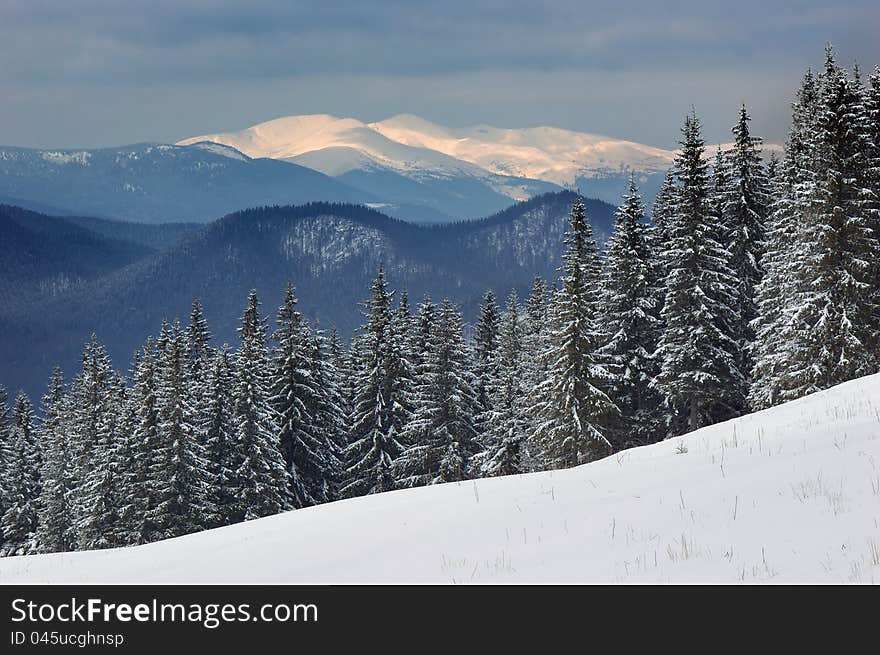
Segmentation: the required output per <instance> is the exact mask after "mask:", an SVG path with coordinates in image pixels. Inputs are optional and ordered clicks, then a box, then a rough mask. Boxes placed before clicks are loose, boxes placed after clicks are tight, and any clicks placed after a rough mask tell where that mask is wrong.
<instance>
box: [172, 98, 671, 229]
mask: <svg viewBox="0 0 880 655" xmlns="http://www.w3.org/2000/svg"><path fill="white" fill-rule="evenodd" d="M203 142H211V143H219V144H224V145H227V146H230V147H232V148H235V149H236V150H238V151H240V152H242V153H245V154H247V155H249V156H251V157H268V158H272V159H281V160H284V161H289V162H294V163H297V164H302V165H303V166H307V167H309V168H313V169H315V170H318V171H321V172H322V173H325V174H327V175H330V176H333V177H335V178H336V179H339V180H341V181H344V182H346V183H347V184H350V185H351V186H354V187H357V188H360V189H362V190H365V191H366V190H369V191H371V192H373V193H374V194H375V195H380V196H383V197H384V198H386V199H390V200H391V201H392V202H395V203H398V204H410V205H413V204H419V203H421V204H423V205H424V204H428V205H429V206H432V207H433V208H434V209H437V210H438V211H446V212H447V213H451V214H452V215H454V216H457V217H459V218H472V217H473V216H468V215H462V211H468V210H469V207H468V205H467V203H466V202H464V201H463V198H464V196H466V194H463V193H460V192H459V193H458V194H457V195H458V196H459V202H458V203H456V202H455V201H454V200H455V198H454V196H455V185H456V184H458V185H461V184H463V183H464V182H469V183H470V184H471V185H472V186H480V185H482V186H483V187H484V189H485V191H484V197H483V198H482V199H481V200H482V202H484V203H488V202H491V197H492V195H491V194H492V192H494V194H497V195H501V196H503V197H504V199H505V200H506V202H508V203H509V201H510V200H525V199H527V198H529V197H531V196H533V195H535V194H536V193H541V192H543V191H547V190H549V189H548V185H552V186H553V187H557V188H558V187H566V188H573V187H576V186H577V187H579V188H580V191H581V193H583V194H584V195H587V196H589V197H595V198H599V199H602V200H605V201H606V202H611V203H616V202H617V201H618V200H619V199H620V196H621V194H622V193H623V191H624V189H625V185H626V182H627V179H628V176H629V173H630V172H634V173H636V174H637V175H638V178H639V181H640V183H641V184H642V185H643V186H644V187H645V197H647V198H651V197H653V194H654V191H656V189H657V188H658V187H659V183H660V181H661V179H662V176H663V174H664V173H665V171H666V170H667V169H668V168H669V166H670V164H671V162H672V159H673V157H674V152H672V151H670V150H663V149H661V148H655V147H652V146H647V145H644V144H640V143H634V142H632V141H625V140H621V139H614V138H610V137H607V136H602V135H597V134H589V133H585V132H575V131H572V130H564V129H560V128H555V127H530V128H521V129H508V128H498V127H492V126H489V125H475V126H472V127H464V128H450V127H445V126H442V125H437V124H436V123H432V122H430V121H426V120H424V119H422V118H419V117H418V116H413V115H410V114H401V115H398V116H393V117H391V118H388V119H386V120H383V121H379V122H374V123H364V122H361V121H359V120H356V119H353V118H337V117H335V116H330V115H326V114H315V115H305V116H287V117H284V118H278V119H275V120H271V121H268V122H265V123H260V124H258V125H254V126H252V127H249V128H247V129H244V130H241V131H233V132H223V133H217V134H204V135H201V136H195V137H191V138H187V139H183V140H181V141H180V142H179V144H180V145H185V144H197V143H203ZM392 181H394V182H393V183H392ZM453 182H454V183H455V184H453ZM444 185H445V186H446V191H448V192H449V193H442V192H441V193H438V192H437V190H438V189H440V190H442V189H443V187H444ZM389 186H394V187H395V188H394V189H392V190H389V189H388V188H387V187H389ZM420 188H421V194H420V193H419V189H420ZM404 190H405V191H404ZM395 191H397V193H395ZM450 195H452V196H453V197H452V198H450V197H449V196H450ZM426 199H427V200H426ZM483 208H484V209H487V208H489V205H486V206H484V207H483ZM470 211H473V209H470Z"/></svg>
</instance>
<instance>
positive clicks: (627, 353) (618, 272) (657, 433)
mask: <svg viewBox="0 0 880 655" xmlns="http://www.w3.org/2000/svg"><path fill="white" fill-rule="evenodd" d="M644 214H645V209H644V205H643V204H642V199H641V196H640V195H639V191H638V189H637V187H636V183H635V177H634V176H631V177H630V184H629V192H628V193H627V195H625V196H624V200H623V204H622V205H621V206H620V207H619V208H618V210H617V213H616V219H615V224H614V232H613V233H612V235H611V238H610V240H609V242H608V248H607V255H606V257H605V268H604V271H603V283H602V314H601V318H602V329H603V331H604V332H605V334H606V335H607V338H606V339H605V340H604V344H603V346H602V355H603V359H604V360H605V361H606V362H607V364H608V368H609V369H610V372H611V373H612V375H613V376H612V379H611V382H610V386H609V392H608V393H609V396H610V397H611V399H612V400H613V401H614V403H615V404H616V405H617V407H618V408H619V409H620V412H621V414H620V418H619V419H618V420H617V421H615V422H614V424H613V426H612V429H611V430H610V432H609V435H608V437H609V441H610V442H611V445H612V447H613V448H614V449H615V450H620V449H622V448H628V447H631V446H636V445H644V444H647V443H651V442H653V441H656V440H658V439H659V438H660V437H661V435H662V432H661V425H660V421H659V420H658V419H659V411H658V410H659V408H660V404H661V402H662V399H661V398H660V397H659V396H658V394H657V392H656V391H655V390H654V389H653V388H652V387H651V381H652V380H653V379H654V377H655V376H656V374H657V364H656V361H655V359H654V358H653V353H654V351H655V349H656V346H657V340H658V338H659V320H658V319H657V316H656V304H657V298H656V295H655V290H654V288H652V278H651V273H652V267H653V265H654V262H653V261H652V259H651V255H652V253H651V250H650V245H651V244H650V242H649V232H648V226H647V225H646V224H645V223H644Z"/></svg>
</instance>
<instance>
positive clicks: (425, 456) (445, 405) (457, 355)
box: [394, 299, 480, 487]
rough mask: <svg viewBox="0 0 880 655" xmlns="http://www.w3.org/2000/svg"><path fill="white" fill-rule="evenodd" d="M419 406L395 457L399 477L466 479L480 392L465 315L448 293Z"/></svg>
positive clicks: (417, 481)
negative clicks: (470, 363) (463, 325)
mask: <svg viewBox="0 0 880 655" xmlns="http://www.w3.org/2000/svg"><path fill="white" fill-rule="evenodd" d="M423 376H424V377H423V381H422V384H421V385H420V397H419V402H418V404H417V406H416V412H415V414H414V415H413V417H412V420H411V421H410V422H409V423H408V424H407V426H406V429H405V431H404V434H403V442H404V443H406V444H407V448H406V450H405V451H404V452H403V453H402V454H401V455H400V457H399V459H398V460H397V461H396V462H395V463H394V468H395V473H396V475H397V479H398V483H399V484H400V486H403V487H415V486H422V485H426V484H437V483H441V482H453V481H456V480H463V479H466V478H467V477H468V475H469V473H470V468H471V463H472V459H473V457H474V456H475V455H476V454H477V453H478V452H479V451H480V447H479V445H478V443H477V441H476V436H477V433H476V428H475V425H474V422H475V410H476V403H477V399H476V394H475V392H474V389H473V385H472V382H471V376H470V375H469V374H468V362H467V354H466V350H465V344H464V339H463V338H462V333H461V315H460V314H459V313H458V311H457V310H456V308H455V307H454V306H453V305H452V303H451V302H450V301H449V300H448V299H445V300H444V301H443V304H442V305H441V307H440V310H439V313H438V316H437V321H436V324H435V326H434V329H433V330H432V332H431V338H430V345H429V348H428V353H427V358H426V362H425V365H424V372H423Z"/></svg>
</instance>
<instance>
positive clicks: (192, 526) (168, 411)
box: [149, 322, 210, 539]
mask: <svg viewBox="0 0 880 655" xmlns="http://www.w3.org/2000/svg"><path fill="white" fill-rule="evenodd" d="M163 342H164V347H163V349H162V351H161V352H159V353H158V356H159V361H158V370H157V373H158V381H157V385H156V406H157V410H158V419H159V423H158V433H157V440H156V441H157V448H156V452H155V453H154V457H153V462H152V470H151V477H152V481H153V489H154V503H153V506H152V507H151V508H150V510H149V520H150V522H151V523H152V526H153V529H154V530H155V536H156V537H157V538H159V539H167V538H169V537H178V536H181V535H184V534H189V533H191V532H196V531H198V530H201V529H204V528H206V527H207V526H208V525H210V507H209V504H208V483H207V479H206V476H205V469H206V461H205V457H204V449H203V445H202V443H201V439H200V438H199V431H198V421H197V415H196V408H195V407H194V403H195V400H194V398H193V396H192V394H191V393H190V389H189V387H188V381H189V378H188V374H187V350H188V349H187V338H186V335H185V334H184V332H183V331H182V330H181V328H180V325H179V324H178V323H177V322H175V323H173V324H172V325H171V328H170V331H169V333H168V335H167V337H166V338H165V339H163Z"/></svg>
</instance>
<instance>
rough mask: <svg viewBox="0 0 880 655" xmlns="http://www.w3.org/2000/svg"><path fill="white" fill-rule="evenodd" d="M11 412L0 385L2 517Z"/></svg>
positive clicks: (0, 540) (5, 505) (0, 542)
mask: <svg viewBox="0 0 880 655" xmlns="http://www.w3.org/2000/svg"><path fill="white" fill-rule="evenodd" d="M11 427H12V426H11V420H10V412H9V395H8V393H7V392H6V388H5V387H4V386H3V385H0V517H2V516H3V514H4V513H5V512H6V509H7V508H8V503H7V501H6V496H5V495H4V494H3V488H2V486H3V480H4V479H6V477H7V476H8V475H9V473H8V471H9V470H10V467H11V463H10V462H8V461H7V460H6V458H7V457H8V456H9V454H10V453H11V452H12V451H11V450H9V435H10V431H11ZM2 549H3V529H2V527H0V551H2Z"/></svg>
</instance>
